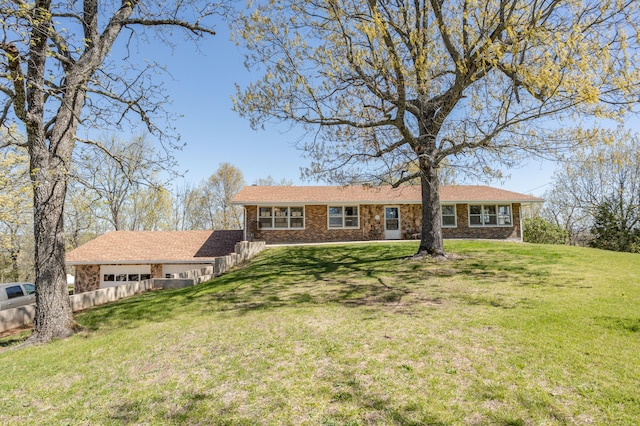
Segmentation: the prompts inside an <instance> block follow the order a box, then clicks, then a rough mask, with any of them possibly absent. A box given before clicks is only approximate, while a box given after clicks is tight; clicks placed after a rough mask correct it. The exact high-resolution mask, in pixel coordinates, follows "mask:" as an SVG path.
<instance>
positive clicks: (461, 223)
mask: <svg viewBox="0 0 640 426" xmlns="http://www.w3.org/2000/svg"><path fill="white" fill-rule="evenodd" d="M511 213H512V215H513V225H512V226H486V227H469V205H468V204H458V205H456V220H457V222H458V223H457V225H458V226H457V227H456V228H442V236H443V237H444V238H481V239H491V240H507V239H516V238H520V237H521V234H520V204H512V212H511Z"/></svg>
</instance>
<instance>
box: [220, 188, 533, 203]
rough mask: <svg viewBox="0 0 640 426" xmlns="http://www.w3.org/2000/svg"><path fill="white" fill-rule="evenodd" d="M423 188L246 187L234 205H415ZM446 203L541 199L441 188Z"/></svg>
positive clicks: (484, 190)
mask: <svg viewBox="0 0 640 426" xmlns="http://www.w3.org/2000/svg"><path fill="white" fill-rule="evenodd" d="M421 199H422V198H421V189H420V186H402V187H398V188H393V187H391V186H379V187H365V186H246V187H244V188H243V189H242V190H241V191H240V192H238V194H236V196H235V197H233V200H232V203H233V204H244V205H257V204H286V203H290V204H327V203H361V204H416V203H420V202H421ZM440 201H441V202H443V203H447V202H449V203H452V202H458V203H468V202H511V203H516V202H517V203H539V202H542V201H543V200H542V198H538V197H534V196H532V195H525V194H520V193H517V192H512V191H507V190H504V189H498V188H492V187H490V186H482V185H449V186H441V187H440Z"/></svg>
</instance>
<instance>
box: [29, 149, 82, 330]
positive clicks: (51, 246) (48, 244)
mask: <svg viewBox="0 0 640 426" xmlns="http://www.w3.org/2000/svg"><path fill="white" fill-rule="evenodd" d="M34 154H35V153H34ZM34 154H32V156H31V158H32V162H31V170H32V179H33V183H34V188H33V193H34V206H36V208H35V210H34V237H35V266H36V268H35V269H36V280H35V284H36V306H37V309H36V317H35V320H34V328H33V334H32V335H31V336H30V337H29V341H30V342H33V343H37V342H48V341H50V340H52V339H55V338H64V337H68V336H70V335H71V334H73V332H74V328H75V321H74V319H73V312H72V311H71V304H70V301H69V292H68V290H67V274H66V268H65V238H64V229H63V223H64V220H63V219H64V216H63V213H64V212H63V206H64V199H65V195H66V191H67V172H66V170H65V169H66V168H65V167H64V162H62V161H60V158H59V157H55V156H54V158H48V159H47V160H45V161H42V157H41V156H48V152H42V151H41V152H39V153H38V154H35V155H34ZM34 158H40V159H41V161H33V160H34ZM36 163H37V166H36ZM43 165H48V167H45V168H43ZM37 167H39V168H37Z"/></svg>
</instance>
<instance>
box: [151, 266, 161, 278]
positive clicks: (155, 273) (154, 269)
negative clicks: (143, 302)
mask: <svg viewBox="0 0 640 426" xmlns="http://www.w3.org/2000/svg"><path fill="white" fill-rule="evenodd" d="M151 278H164V275H162V265H161V264H159V263H152V264H151Z"/></svg>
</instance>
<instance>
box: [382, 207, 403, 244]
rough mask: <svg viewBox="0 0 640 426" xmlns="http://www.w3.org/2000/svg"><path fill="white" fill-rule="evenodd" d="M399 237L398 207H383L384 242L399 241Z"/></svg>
mask: <svg viewBox="0 0 640 426" xmlns="http://www.w3.org/2000/svg"><path fill="white" fill-rule="evenodd" d="M400 237H401V232H400V207H396V206H393V207H385V208H384V238H385V240H399V239H400Z"/></svg>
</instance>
